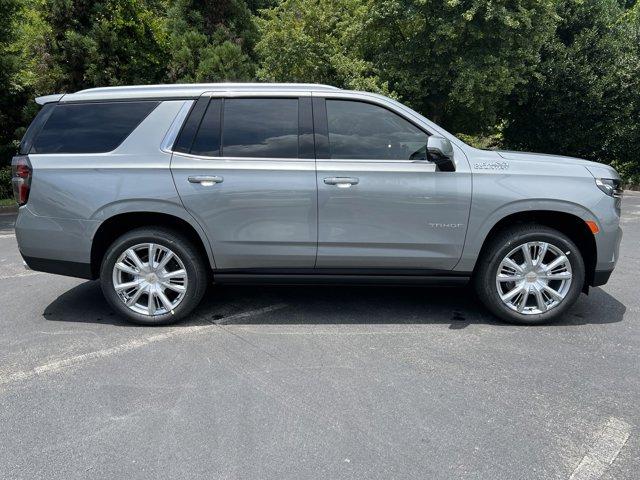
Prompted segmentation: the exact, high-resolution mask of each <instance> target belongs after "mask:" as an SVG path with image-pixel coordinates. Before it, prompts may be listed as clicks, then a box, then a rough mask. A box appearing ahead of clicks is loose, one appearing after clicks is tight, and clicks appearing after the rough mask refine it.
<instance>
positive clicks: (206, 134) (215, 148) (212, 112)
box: [191, 99, 222, 157]
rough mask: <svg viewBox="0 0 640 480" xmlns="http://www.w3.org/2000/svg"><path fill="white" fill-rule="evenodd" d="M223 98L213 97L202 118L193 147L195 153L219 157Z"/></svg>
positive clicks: (192, 151) (192, 150)
mask: <svg viewBox="0 0 640 480" xmlns="http://www.w3.org/2000/svg"><path fill="white" fill-rule="evenodd" d="M221 108H222V100H220V99H213V100H211V102H210V103H209V106H208V107H207V111H206V113H205V114H204V117H203V118H202V122H201V123H200V128H199V129H198V133H197V134H196V138H195V140H194V141H193V146H192V147H191V153H193V154H194V155H204V156H207V157H217V156H219V155H220V113H221Z"/></svg>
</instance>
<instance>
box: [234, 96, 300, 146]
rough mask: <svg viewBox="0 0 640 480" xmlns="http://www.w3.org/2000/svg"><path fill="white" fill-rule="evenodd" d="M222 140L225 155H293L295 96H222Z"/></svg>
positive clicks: (294, 143) (295, 136)
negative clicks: (290, 97) (223, 99)
mask: <svg viewBox="0 0 640 480" xmlns="http://www.w3.org/2000/svg"><path fill="white" fill-rule="evenodd" d="M222 142H223V147H222V154H223V155H224V156H225V157H267V158H296V157H297V156H298V99H288V98H230V99H226V100H225V101H224V120H223V132H222Z"/></svg>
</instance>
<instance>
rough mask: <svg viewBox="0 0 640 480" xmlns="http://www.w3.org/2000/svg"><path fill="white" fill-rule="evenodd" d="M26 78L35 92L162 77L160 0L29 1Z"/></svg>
mask: <svg viewBox="0 0 640 480" xmlns="http://www.w3.org/2000/svg"><path fill="white" fill-rule="evenodd" d="M31 3H32V5H33V6H32V12H31V15H30V17H28V18H29V27H28V28H25V34H27V35H29V34H30V35H33V36H32V37H31V38H28V37H26V41H27V43H26V45H25V52H26V54H25V56H26V57H27V58H25V66H26V69H28V71H29V72H30V73H31V74H32V75H31V78H29V77H30V75H29V74H26V75H25V76H24V77H25V79H26V80H27V81H28V83H29V84H30V85H31V86H32V87H33V89H34V91H35V92H36V93H37V94H40V93H44V92H46V93H51V92H54V91H55V92H58V91H60V92H66V91H76V90H79V89H82V88H87V87H93V86H103V85H121V84H135V83H151V82H158V81H160V80H161V79H162V78H163V76H164V72H165V69H166V66H165V61H164V57H165V50H166V47H165V45H163V42H164V35H165V32H164V23H163V17H162V16H160V15H158V13H159V12H158V10H159V9H160V6H161V5H162V4H161V3H160V2H155V1H143V0H105V1H91V0H32V2H31Z"/></svg>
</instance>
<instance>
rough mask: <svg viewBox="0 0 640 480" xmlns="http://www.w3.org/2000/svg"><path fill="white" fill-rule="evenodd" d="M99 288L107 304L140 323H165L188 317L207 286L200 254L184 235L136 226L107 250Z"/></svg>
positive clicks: (205, 272) (167, 230)
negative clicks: (100, 287) (136, 227)
mask: <svg viewBox="0 0 640 480" xmlns="http://www.w3.org/2000/svg"><path fill="white" fill-rule="evenodd" d="M100 284H101V286H102V291H103V293H104V296H105V298H106V299H107V301H108V302H109V304H110V305H111V306H112V307H113V308H114V309H115V310H116V311H117V312H118V313H120V314H121V315H122V316H124V317H126V318H127V319H128V320H130V321H133V322H135V323H140V324H144V325H166V324H168V323H173V322H176V321H178V320H180V319H181V318H183V317H185V316H186V315H188V314H189V313H190V312H191V311H192V310H193V309H194V308H195V307H196V306H197V305H198V303H200V300H201V299H202V296H203V295H204V292H205V290H206V286H207V271H206V267H205V264H204V262H203V259H202V256H201V255H200V253H199V252H198V250H197V249H196V248H195V246H194V245H193V244H192V243H191V242H190V241H189V240H188V239H187V238H185V237H184V236H182V235H180V234H178V233H177V232H174V231H173V230H169V229H164V228H155V227H153V228H138V229H135V230H132V231H130V232H128V233H126V234H124V235H122V236H121V237H120V238H118V239H117V240H116V241H115V242H114V243H113V244H112V245H111V246H110V247H109V249H108V250H107V252H106V254H105V256H104V259H103V261H102V267H101V269H100Z"/></svg>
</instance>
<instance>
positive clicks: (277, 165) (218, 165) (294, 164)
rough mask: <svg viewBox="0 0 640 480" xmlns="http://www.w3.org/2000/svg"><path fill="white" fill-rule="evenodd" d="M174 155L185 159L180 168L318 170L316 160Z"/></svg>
mask: <svg viewBox="0 0 640 480" xmlns="http://www.w3.org/2000/svg"><path fill="white" fill-rule="evenodd" d="M173 154H174V155H175V156H178V157H181V158H182V159H183V162H182V164H181V165H180V167H179V168H198V167H199V165H198V162H207V165H206V167H207V168H214V169H236V170H309V171H315V168H316V160H315V159H314V158H279V157H277V158H270V157H207V156H204V155H193V154H191V153H182V152H174V153H173ZM184 160H191V163H185V162H184ZM173 168H176V166H175V165H174V167H173Z"/></svg>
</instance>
